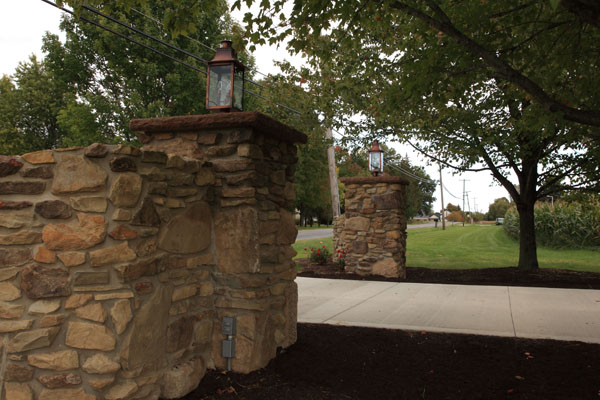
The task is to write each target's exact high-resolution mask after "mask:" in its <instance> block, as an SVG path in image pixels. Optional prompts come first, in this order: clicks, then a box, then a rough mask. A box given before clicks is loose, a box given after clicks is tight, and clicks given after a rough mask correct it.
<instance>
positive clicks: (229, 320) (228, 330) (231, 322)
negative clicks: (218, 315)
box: [221, 317, 235, 336]
mask: <svg viewBox="0 0 600 400" xmlns="http://www.w3.org/2000/svg"><path fill="white" fill-rule="evenodd" d="M221 333H223V335H228V336H229V335H231V336H233V335H235V317H223V324H222V325H221Z"/></svg>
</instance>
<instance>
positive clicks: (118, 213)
mask: <svg viewBox="0 0 600 400" xmlns="http://www.w3.org/2000/svg"><path fill="white" fill-rule="evenodd" d="M131 216H132V213H131V211H130V210H125V209H122V208H117V209H116V210H115V212H114V213H113V215H112V219H113V221H129V220H130V219H131Z"/></svg>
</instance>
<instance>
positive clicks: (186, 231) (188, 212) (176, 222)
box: [158, 202, 212, 254]
mask: <svg viewBox="0 0 600 400" xmlns="http://www.w3.org/2000/svg"><path fill="white" fill-rule="evenodd" d="M211 221H212V214H211V210H210V207H209V206H208V204H207V203H205V202H197V203H193V204H192V205H190V206H189V207H187V208H186V209H185V211H184V212H183V213H181V214H179V215H177V216H175V217H174V218H172V219H171V221H169V223H168V224H167V225H166V226H164V227H163V228H161V231H160V234H159V238H158V247H159V248H160V249H163V250H166V251H168V252H171V253H179V254H189V253H197V252H200V251H202V250H204V249H206V248H208V246H209V245H210V242H211Z"/></svg>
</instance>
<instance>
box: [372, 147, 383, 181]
mask: <svg viewBox="0 0 600 400" xmlns="http://www.w3.org/2000/svg"><path fill="white" fill-rule="evenodd" d="M369 172H370V173H371V174H373V176H377V175H379V174H381V173H383V150H381V148H380V147H379V142H378V141H377V140H376V141H374V142H373V145H372V146H371V150H369Z"/></svg>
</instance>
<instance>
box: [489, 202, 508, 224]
mask: <svg viewBox="0 0 600 400" xmlns="http://www.w3.org/2000/svg"><path fill="white" fill-rule="evenodd" d="M509 207H510V202H509V201H508V199H507V198H506V197H501V198H499V199H496V200H494V202H493V203H492V204H490V207H489V210H488V220H489V221H494V220H495V219H496V218H504V214H506V210H508V209H509Z"/></svg>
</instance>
